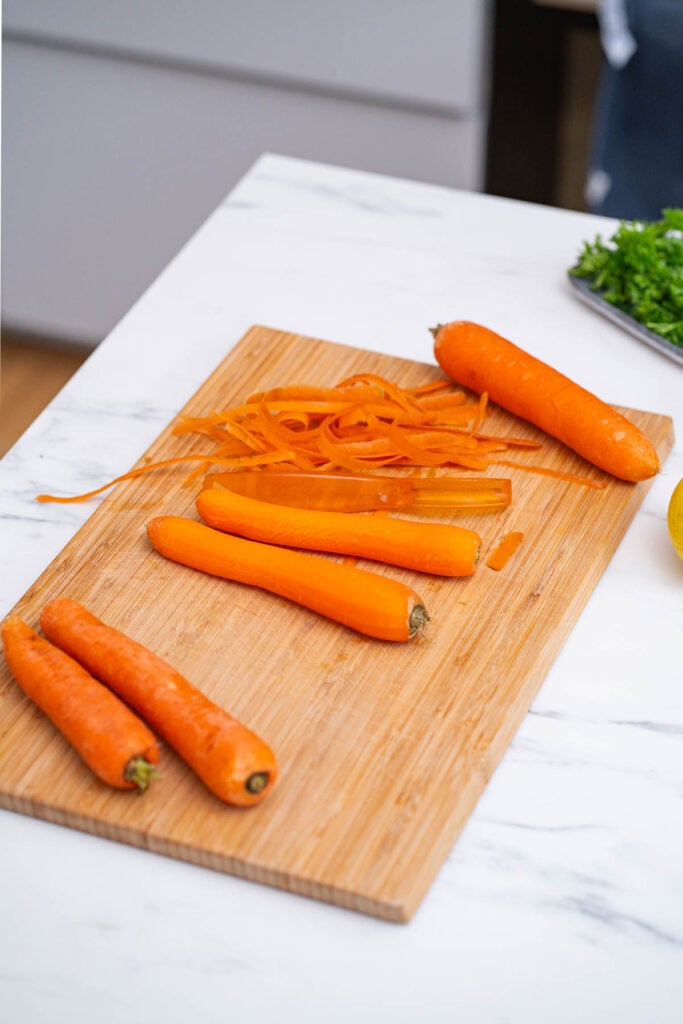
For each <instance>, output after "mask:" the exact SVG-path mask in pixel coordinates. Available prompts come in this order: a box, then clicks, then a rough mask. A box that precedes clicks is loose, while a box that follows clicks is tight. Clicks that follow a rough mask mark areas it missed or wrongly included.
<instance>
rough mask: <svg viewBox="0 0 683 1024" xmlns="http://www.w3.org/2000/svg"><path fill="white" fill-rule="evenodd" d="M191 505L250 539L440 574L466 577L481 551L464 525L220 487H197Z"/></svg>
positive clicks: (211, 520)
mask: <svg viewBox="0 0 683 1024" xmlns="http://www.w3.org/2000/svg"><path fill="white" fill-rule="evenodd" d="M228 486H229V480H228ZM196 504H197V511H198V512H199V515H200V516H201V517H202V519H203V520H204V522H205V523H207V524H208V525H209V526H213V527H215V528H216V529H218V530H225V531H227V532H228V533H237V534H239V535H240V536H242V537H248V538H249V539H250V540H256V541H263V542H266V543H269V544H282V545H285V546H286V547H296V548H305V549H307V550H309V551H329V552H334V553H336V554H340V555H353V556H355V557H357V558H369V559H372V560H374V561H378V562H386V563H388V564H390V565H400V566H404V567H405V568H409V569H416V570H417V571H418V572H426V573H433V574H435V575H439V576H471V575H472V574H473V573H474V570H475V567H476V564H477V560H478V558H479V552H480V550H481V538H480V537H479V535H478V534H477V533H475V532H474V530H468V529H466V528H465V527H463V526H449V525H446V524H442V523H424V522H415V521H412V520H408V519H396V518H392V517H389V516H367V515H363V514H361V513H355V512H323V511H319V510H311V509H301V508H293V507H291V506H285V505H278V504H271V503H270V502H267V501H258V500H257V499H256V498H249V497H245V496H243V495H241V494H236V493H235V492H234V491H231V490H226V489H225V488H219V487H212V488H208V489H206V490H204V491H202V492H201V493H200V495H199V497H198V498H197V503H196Z"/></svg>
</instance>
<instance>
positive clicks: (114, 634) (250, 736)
mask: <svg viewBox="0 0 683 1024" xmlns="http://www.w3.org/2000/svg"><path fill="white" fill-rule="evenodd" d="M40 625H41V628H42V630H43V632H44V633H45V635H46V636H47V637H48V639H49V640H51V641H52V642H53V643H54V644H55V645H57V646H58V647H60V648H61V649H62V650H63V651H66V652H67V654H69V655H70V656H71V658H74V659H76V660H77V661H78V662H80V664H81V665H83V666H84V667H85V668H87V669H88V670H89V671H90V672H92V673H93V675H95V676H97V678H98V679H101V680H102V681H103V682H104V683H106V684H107V686H109V687H110V688H111V690H113V691H114V693H116V694H118V696H119V697H121V698H122V699H123V700H124V701H125V702H126V703H127V704H129V705H130V706H131V707H132V708H134V709H135V710H136V711H137V712H138V714H140V715H141V716H142V717H143V718H144V719H145V721H147V722H148V723H149V724H150V725H151V726H152V728H153V729H155V730H156V732H157V733H158V735H159V736H162V737H163V738H164V739H165V740H166V742H167V743H168V744H169V745H170V746H171V747H173V749H174V750H175V751H176V753H177V754H179V756H180V757H181V758H182V759H183V760H184V761H186V763H187V764H188V765H189V766H190V767H191V768H192V770H193V771H194V772H195V774H196V775H197V776H198V777H199V778H200V779H201V780H202V782H204V784H205V785H206V786H207V787H208V788H209V789H210V790H211V792H213V793H214V794H215V795H216V796H217V797H219V798H220V799H221V800H223V801H224V802H225V803H228V804H233V805H235V806H238V807H249V806H251V805H252V804H256V803H259V802H260V801H261V800H263V799H264V797H265V796H266V795H267V793H269V792H270V790H271V789H272V787H273V785H274V784H275V780H276V778H277V774H278V769H277V762H276V759H275V755H274V754H273V752H272V750H271V749H270V747H269V746H268V745H267V744H266V743H265V742H264V741H263V740H262V739H260V738H259V737H258V736H256V735H255V734H254V733H253V732H251V730H249V729H247V727H246V726H244V725H242V723H241V722H238V721H237V719H235V718H233V717H232V716H231V715H229V714H228V712H227V711H224V710H223V709H222V708H220V707H219V706H218V705H216V704H214V703H213V702H212V701H211V700H209V698H208V697H207V696H205V694H203V693H202V692H201V691H200V690H198V689H197V688H196V687H195V686H193V685H192V683H190V682H189V681H188V680H187V679H185V678H184V677H183V676H182V675H181V674H180V673H179V672H177V671H176V670H175V669H174V668H172V667H171V666H170V665H168V664H167V663H166V662H165V661H163V660H162V659H161V658H160V657H158V656H157V655H156V654H154V653H153V652H152V651H150V650H148V649H147V648H146V647H144V646H143V645H142V644H140V643H138V642H137V641H135V640H133V639H132V638H131V637H129V636H127V635H126V634H125V633H122V632H120V631H119V630H117V629H115V628H114V627H112V626H108V625H107V624H106V623H104V622H102V621H101V620H100V619H98V618H97V617H96V616H94V615H92V614H91V613H90V612H89V611H88V610H87V608H84V607H83V605H81V604H79V603H78V602H77V601H73V600H71V599H70V598H67V597H59V598H56V599H55V600H54V601H51V602H50V603H49V604H47V605H46V606H45V608H44V609H43V612H42V614H41V616H40ZM65 656H66V655H65ZM112 697H113V695H112ZM113 699H115V698H113Z"/></svg>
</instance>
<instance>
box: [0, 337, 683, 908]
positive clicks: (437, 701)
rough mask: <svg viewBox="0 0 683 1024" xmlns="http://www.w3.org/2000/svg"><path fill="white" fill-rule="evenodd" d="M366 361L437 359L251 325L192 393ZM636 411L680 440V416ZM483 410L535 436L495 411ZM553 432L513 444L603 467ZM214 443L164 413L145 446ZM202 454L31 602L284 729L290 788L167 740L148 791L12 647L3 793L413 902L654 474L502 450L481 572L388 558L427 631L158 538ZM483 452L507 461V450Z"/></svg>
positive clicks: (48, 810)
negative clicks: (368, 631) (114, 775)
mask: <svg viewBox="0 0 683 1024" xmlns="http://www.w3.org/2000/svg"><path fill="white" fill-rule="evenodd" d="M359 371H367V372H374V373H378V374H382V375H384V376H385V377H388V378H389V379H392V380H395V381H397V382H398V383H400V384H402V385H411V384H418V383H423V382H424V381H425V380H428V379H432V378H435V377H439V376H440V371H439V370H438V369H437V368H435V367H432V366H426V365H421V364H418V363H413V362H409V361H407V360H402V359H396V358H390V357H387V356H382V355H377V354H373V353H369V352H365V351H363V350H360V349H354V348H349V347H346V346H342V345H336V344H331V343H327V342H323V341H318V340H315V339H311V338H304V337H300V336H297V335H292V334H286V333H284V332H281V331H276V330H271V329H267V328H264V327H253V328H252V329H251V330H250V331H249V332H248V333H247V334H246V335H245V337H244V338H243V339H242V340H241V341H240V342H239V344H238V345H237V346H236V347H235V348H234V349H233V351H232V352H231V353H230V355H229V356H228V357H227V358H226V359H225V361H224V362H223V363H222V364H221V365H220V366H219V367H218V368H217V369H216V371H215V372H214V373H213V374H212V375H211V377H210V378H209V379H208V380H207V381H206V382H205V384H204V385H203V386H202V387H201V388H200V389H199V391H198V392H197V393H196V395H195V396H194V397H193V398H192V399H191V400H190V402H189V403H188V405H187V406H186V408H185V409H184V410H183V412H185V413H187V414H190V415H202V414H205V413H206V412H208V411H209V410H210V409H212V408H217V407H221V406H223V407H225V406H227V405H229V404H237V403H238V402H240V401H242V400H243V399H244V397H245V396H246V395H247V394H248V393H250V392H252V391H257V390H260V389H263V388H268V387H274V386H277V385H280V384H285V383H293V382H298V383H312V384H321V385H331V384H334V383H336V382H337V381H338V380H340V379H342V378H343V377H346V376H348V375H350V374H352V373H356V372H359ZM627 412H628V411H627ZM628 415H630V417H631V418H632V419H633V420H635V422H637V423H638V424H639V425H640V426H641V427H642V428H643V429H644V430H645V431H646V433H648V435H649V436H650V437H651V438H652V440H653V442H654V443H655V445H656V446H657V448H658V450H659V453H660V457H661V458H664V457H665V456H666V454H667V452H668V451H669V449H670V447H671V444H672V441H673V437H672V423H671V420H670V419H669V418H668V417H666V416H659V415H654V414H650V413H644V412H628ZM487 429H489V431H490V432H494V430H499V431H505V430H507V431H508V432H509V433H513V434H516V435H519V434H525V435H526V436H530V437H536V436H540V435H539V434H538V432H536V431H534V429H533V428H532V427H530V426H528V425H526V424H522V423H521V422H520V421H518V420H514V419H513V417H510V416H508V415H507V414H504V413H503V412H502V411H500V410H494V411H493V415H492V417H491V419H490V420H489V421H488V422H487ZM543 442H544V444H543V449H542V451H541V452H540V453H538V452H533V453H530V454H528V455H524V454H520V455H516V456H515V458H516V459H518V460H519V461H523V460H524V459H525V458H526V459H528V460H529V461H534V462H536V463H539V462H541V461H542V462H543V464H544V465H546V466H549V467H554V468H556V469H561V470H565V471H569V472H575V473H579V474H582V475H585V476H586V475H587V476H593V477H595V478H596V479H605V478H604V476H603V475H602V474H600V473H599V471H598V470H594V469H592V468H591V467H587V465H586V464H585V463H584V462H583V461H582V460H581V459H580V458H578V456H574V455H573V454H572V453H571V452H570V451H568V450H567V449H566V448H564V447H563V446H562V445H560V444H558V443H555V442H552V441H551V440H549V439H547V438H545V437H543ZM197 447H198V444H197V441H196V439H192V438H178V437H175V436H173V435H172V433H171V426H170V425H169V427H168V428H167V429H166V430H165V431H164V432H163V433H162V435H161V436H160V437H159V439H158V440H157V441H156V442H155V443H154V445H152V447H151V448H150V450H149V451H148V452H147V453H146V458H147V459H150V458H151V459H154V460H157V459H162V458H166V457H172V456H174V455H177V454H181V453H183V452H185V451H188V450H190V449H191V448H197ZM141 461H142V460H141ZM186 472H187V470H186V469H184V468H182V467H181V468H180V469H175V470H160V471H156V472H155V473H153V474H149V475H147V476H146V477H144V478H143V480H142V481H140V480H133V481H129V482H127V483H124V484H121V485H119V486H117V487H116V488H115V489H114V490H113V491H112V492H110V494H109V496H108V497H107V499H106V500H105V501H104V502H103V503H102V504H101V505H100V507H99V508H97V510H96V511H95V512H94V513H93V515H92V516H91V517H90V519H89V520H88V521H87V522H86V523H85V525H84V526H83V527H82V528H81V530H80V531H79V532H78V534H77V535H76V536H75V537H74V538H73V539H72V540H71V541H70V543H69V544H68V545H67V546H66V547H65V548H64V550H63V551H62V552H61V553H60V554H59V555H58V556H57V558H56V559H55V560H54V562H53V563H52V564H51V565H50V566H49V568H48V569H47V570H46V571H45V572H44V573H43V574H42V575H41V576H40V578H39V579H38V580H37V581H36V583H35V584H34V585H33V586H32V587H31V588H30V590H29V591H28V592H27V593H26V594H25V595H24V597H23V598H22V599H21V600H20V601H19V603H18V604H17V606H16V608H15V609H14V611H16V612H17V613H18V614H20V615H22V616H23V617H24V618H25V619H26V620H27V621H28V622H29V624H31V625H32V626H34V627H36V625H37V621H38V616H39V613H40V610H41V608H42V607H43V605H44V604H45V603H46V602H47V601H49V600H50V599H52V598H53V597H56V596H57V595H59V594H66V595H68V596H70V597H72V598H75V599H76V600H78V601H81V602H82V603H83V604H85V605H86V606H87V607H89V608H90V609H91V611H93V612H94V613H95V614H96V615H98V616H99V617H100V618H102V619H104V620H105V621H106V622H108V623H110V624H111V625H114V626H116V627H118V628H119V629H122V630H124V631H125V632H127V633H129V634H130V635H132V636H133V637H135V638H136V639H137V640H139V641H141V642H142V643H144V644H147V645H148V646H149V647H151V648H152V649H153V650H155V651H156V652H157V653H158V654H160V655H161V656H162V657H165V658H166V659H167V660H168V661H170V662H171V663H172V664H173V665H174V666H175V667H176V668H178V669H179V670H180V671H181V672H182V673H183V674H185V675H186V676H188V677H189V678H190V679H191V680H192V681H194V682H195V683H196V684H197V685H199V686H200V687H202V688H203V689H204V690H205V691H206V693H207V694H208V695H209V696H210V697H211V698H212V699H213V700H215V701H216V702H217V703H219V704H221V705H223V706H224V707H226V708H227V709H228V710H229V711H231V713H232V714H234V715H235V716H236V717H237V718H239V719H241V720H242V721H244V722H245V724H247V725H249V726H250V727H251V728H252V729H254V730H255V731H256V732H258V733H259V734H260V735H262V736H263V738H264V739H266V740H267V742H269V743H270V745H271V746H272V747H273V748H274V750H275V752H276V754H277V756H278V760H279V763H280V771H281V774H280V779H279V781H278V784H277V786H276V787H275V789H274V790H273V791H272V793H271V794H270V795H269V797H268V798H267V799H266V800H265V801H264V803H262V804H261V805H259V806H258V807H255V808H251V809H249V810H239V809H233V808H230V807H227V806H226V805H224V804H222V803H221V802H220V801H219V800H218V799H216V798H215V797H213V796H212V795H211V794H210V793H209V792H208V790H206V789H205V788H204V787H203V785H202V784H201V783H200V782H199V781H198V780H197V779H196V778H195V777H194V775H193V774H192V773H191V772H190V771H189V770H188V769H187V768H186V767H185V766H184V764H183V763H182V762H180V760H179V759H178V758H177V757H176V756H175V754H174V753H173V751H171V750H169V749H167V748H165V747H164V746H163V745H162V765H163V778H162V779H161V780H160V781H158V782H157V783H156V784H155V785H153V786H152V788H151V789H150V790H149V791H148V792H147V793H146V794H144V795H142V796H141V795H138V794H134V793H127V792H124V793H122V792H117V791H114V790H110V789H108V788H107V787H105V786H104V785H103V784H102V783H100V782H99V781H98V780H97V779H96V778H95V777H94V776H93V775H92V774H91V773H90V772H89V771H88V769H87V768H85V767H84V765H83V764H82V763H81V762H80V760H79V758H78V757H77V756H76V755H75V754H74V752H73V751H72V750H71V749H70V748H69V747H68V746H67V744H66V743H65V741H64V740H63V739H62V737H61V736H60V735H59V734H58V733H57V732H56V730H55V729H54V727H53V726H52V725H51V723H50V722H49V721H48V720H47V719H46V718H45V717H44V716H43V715H42V714H41V712H40V711H38V709H37V708H35V707H34V706H33V705H31V704H30V702H29V701H28V700H27V699H26V698H25V697H24V695H23V694H22V693H21V691H20V690H19V688H18V687H17V686H16V684H15V683H14V682H13V681H12V680H11V677H10V676H9V672H8V670H7V666H6V664H5V663H4V659H2V666H1V674H0V722H1V723H2V749H1V750H0V805H1V806H3V807H5V808H9V809H10V810H14V811H18V812H21V813H24V814H28V815H33V816H35V817H39V818H43V819H46V820H47V821H51V822H56V823H58V824H62V825H67V826H70V827H73V828H77V829H81V830H83V831H86V832H91V833H94V834H96V835H99V836H104V837H108V838H110V839H114V840H118V841H120V842H125V843H130V844H132V845H135V846H138V847H142V848H144V849H149V850H153V851H155V852H158V853H162V854H166V855H169V856H172V857H177V858H179V859H182V860H186V861H189V862H191V863H193V864H198V865H202V866H206V867H210V868H214V869H217V870H219V871H224V872H227V873H230V874H234V875H238V876H241V877H244V878H247V879H251V880H254V881H257V882H261V883H266V884H269V885H273V886H277V887H281V888H283V889H287V890H290V891H292V892H296V893H300V894H304V895H307V896H310V897H314V898H317V899H321V900H325V901H329V902H332V903H334V904H337V905H340V906H344V907H348V908H352V909H354V910H358V911H362V912H365V913H368V914H373V915H376V916H378V917H382V918H385V919H387V920H392V921H407V920H409V919H410V917H411V916H412V915H413V913H414V912H415V910H416V909H417V907H418V906H419V903H420V901H421V899H422V898H423V896H424V894H425V892H426V891H427V889H428V888H429V886H430V884H431V882H432V881H433V879H434V877H435V875H436V874H437V872H438V870H439V868H440V866H441V864H442V863H443V861H444V860H445V858H446V856H447V855H448V853H449V851H450V849H451V847H452V846H453V843H454V841H455V839H456V837H457V835H458V833H459V832H460V830H461V829H462V827H463V825H464V823H465V821H466V820H467V817H468V815H469V814H470V813H471V811H472V810H473V808H474V806H475V804H476V802H477V800H478V798H479V796H480V795H481V793H482V791H483V790H484V787H485V786H486V784H487V782H488V780H489V778H490V777H491V775H492V773H493V771H494V769H495V768H496V766H497V764H498V763H499V761H500V759H501V758H502V756H503V754H504V752H505V750H506V748H507V746H508V744H509V743H510V740H511V739H512V737H513V735H514V733H515V731H516V729H517V727H518V726H519V724H520V722H521V721H522V719H523V717H524V715H525V714H526V712H527V710H528V708H529V706H530V704H531V702H532V700H533V698H534V696H535V694H536V693H537V691H538V689H539V687H540V686H541V683H542V682H543V679H544V677H545V676H546V674H547V672H548V670H549V668H550V666H551V665H552V663H553V661H554V659H555V657H556V655H557V654H558V652H559V650H560V648H561V647H562V645H563V643H564V641H565V640H566V638H567V636H568V635H569V632H570V631H571V629H572V627H573V625H574V624H575V622H576V621H577V619H578V617H579V615H580V613H581V610H582V608H583V607H584V605H585V604H586V602H587V600H588V598H589V597H590V595H591V592H592V590H593V588H594V587H595V585H596V583H597V581H598V580H599V578H600V576H601V574H602V572H603V571H604V569H605V568H606V566H607V564H608V563H609V560H610V558H611V557H612V555H613V553H614V551H615V550H616V548H617V545H618V544H619V542H620V540H621V538H622V536H623V535H624V533H625V531H626V529H627V527H628V525H629V523H630V521H631V520H632V518H633V516H634V515H635V513H636V511H637V509H638V508H639V506H640V504H641V502H642V500H643V498H644V496H645V494H646V492H647V490H648V488H649V483H643V484H637V485H632V484H625V483H620V482H619V481H616V480H611V479H610V480H609V481H608V482H607V486H606V487H605V488H604V489H602V490H596V489H591V488H587V487H584V486H579V485H577V484H573V483H567V482H563V481H561V480H557V479H554V478H551V477H547V476H540V475H538V474H536V473H529V472H523V471H520V470H508V469H505V470H504V473H505V475H510V476H511V477H512V487H513V504H512V505H511V506H510V507H509V508H508V509H505V510H504V511H501V512H495V513H491V512H487V513H478V514H477V513H469V514H467V515H462V514H461V515H458V516H452V517H451V518H452V521H454V522H458V523H460V524H463V525H468V526H471V527H473V528H474V529H476V530H477V531H478V532H479V533H480V535H481V536H482V539H483V542H484V550H483V558H482V561H481V563H480V566H479V567H478V569H477V572H476V574H475V576H474V577H472V578H470V579H467V580H446V579H439V578H436V577H430V576H421V575H420V574H418V573H413V572H409V571H407V570H405V571H404V570H400V569H395V568H392V569H389V568H388V567H383V566H374V568H375V569H376V571H379V572H386V573H388V574H391V575H393V576H395V577H397V578H399V579H403V580H404V581H406V582H407V583H409V584H410V585H411V586H413V587H414V588H415V589H416V590H417V591H418V593H419V594H420V595H421V596H422V597H423V600H424V602H425V603H426V605H427V607H428V609H429V611H430V614H431V622H430V625H429V629H428V633H427V636H426V637H425V639H424V640H422V641H420V642H417V643H413V644H391V643H384V642H379V641H375V640H372V639H370V638H367V637H363V636H360V635H357V634H355V633H353V632H351V631H350V630H348V629H346V628H344V627H342V626H339V625H337V624H336V623H333V622H329V621H327V620H326V619H323V618H321V617H319V616H316V615H315V614H313V613H311V612H309V611H307V610H305V609H302V608H300V607H298V606H297V605H294V604H291V603H288V602H287V601H285V600H283V599H281V598H278V597H275V596H271V595H269V594H266V593H265V592H262V591H259V590H255V589H252V588H249V587H246V586H243V585H239V584H233V583H230V582H227V581H223V580H218V579H214V578H212V577H209V576H205V575H203V574H201V573H198V572H195V571H194V570H191V569H187V568H185V567H183V566H179V565H176V564H174V563H171V562H168V561H165V560H164V559H163V558H161V556H159V555H158V554H157V553H156V552H155V551H153V550H152V549H151V548H150V546H149V545H148V543H147V540H146V536H145V530H144V527H145V523H146V521H147V520H148V519H149V518H151V517H152V516H154V515H159V514H166V513H171V514H181V515H182V514H187V515H191V516H194V515H195V513H194V497H195V491H194V490H188V489H187V488H183V487H182V485H181V483H182V480H183V478H184V476H185V474H186ZM488 472H489V473H490V475H493V476H500V475H503V474H502V473H501V472H500V467H498V472H491V470H489V471H488ZM423 516H424V517H425V518H429V516H427V515H426V514H425V513H423ZM416 517H417V516H416ZM431 518H434V519H436V518H438V519H439V521H448V519H449V517H448V516H446V515H443V514H441V513H439V514H437V515H434V516H431ZM508 530H520V531H522V532H523V533H524V543H523V547H522V548H520V549H519V550H518V552H517V553H516V555H515V556H514V557H513V559H512V560H511V561H510V562H509V563H508V565H507V566H506V568H505V569H504V570H503V571H502V572H494V571H492V570H490V569H488V568H487V567H486V565H485V564H484V562H485V559H486V557H487V554H488V553H489V551H490V550H491V549H492V548H493V547H494V546H495V544H496V543H497V541H498V540H499V539H500V537H501V536H502V535H503V534H504V533H505V532H507V531H508ZM320 557H324V556H320ZM360 564H361V565H364V567H366V568H371V567H372V566H371V565H370V563H363V562H360Z"/></svg>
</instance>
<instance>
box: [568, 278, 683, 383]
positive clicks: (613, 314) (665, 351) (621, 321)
mask: <svg viewBox="0 0 683 1024" xmlns="http://www.w3.org/2000/svg"><path fill="white" fill-rule="evenodd" d="M567 277H568V280H569V284H570V285H571V287H572V289H573V291H574V294H575V295H576V297H577V298H579V299H581V301H582V302H585V303H586V305H587V306H590V307H591V309H594V310H597V312H598V313H602V315H603V316H606V317H607V318H608V319H609V320H611V321H612V322H613V323H615V324H617V325H618V326H619V327H623V328H624V330H625V331H628V332H629V334H632V335H633V337H634V338H637V339H638V341H642V342H644V343H645V344H646V345H649V346H650V348H654V349H656V351H657V352H660V353H661V354H662V355H663V356H667V357H668V358H669V359H672V360H673V361H674V363H678V365H679V366H683V348H681V347H680V346H679V345H673V344H672V343H671V342H670V341H667V340H666V338H663V337H662V336H661V334H655V333H654V331H650V330H648V329H647V327H643V325H642V324H639V323H638V321H637V320H634V319H633V317H632V316H628V314H626V313H622V311H621V310H620V309H617V307H616V306H613V305H612V304H611V303H610V302H605V300H604V299H603V298H602V297H601V296H600V294H599V293H598V292H594V291H592V289H591V286H590V282H589V281H587V280H586V278H583V277H576V276H575V275H574V274H572V273H571V271H569V272H568V273H567Z"/></svg>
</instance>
